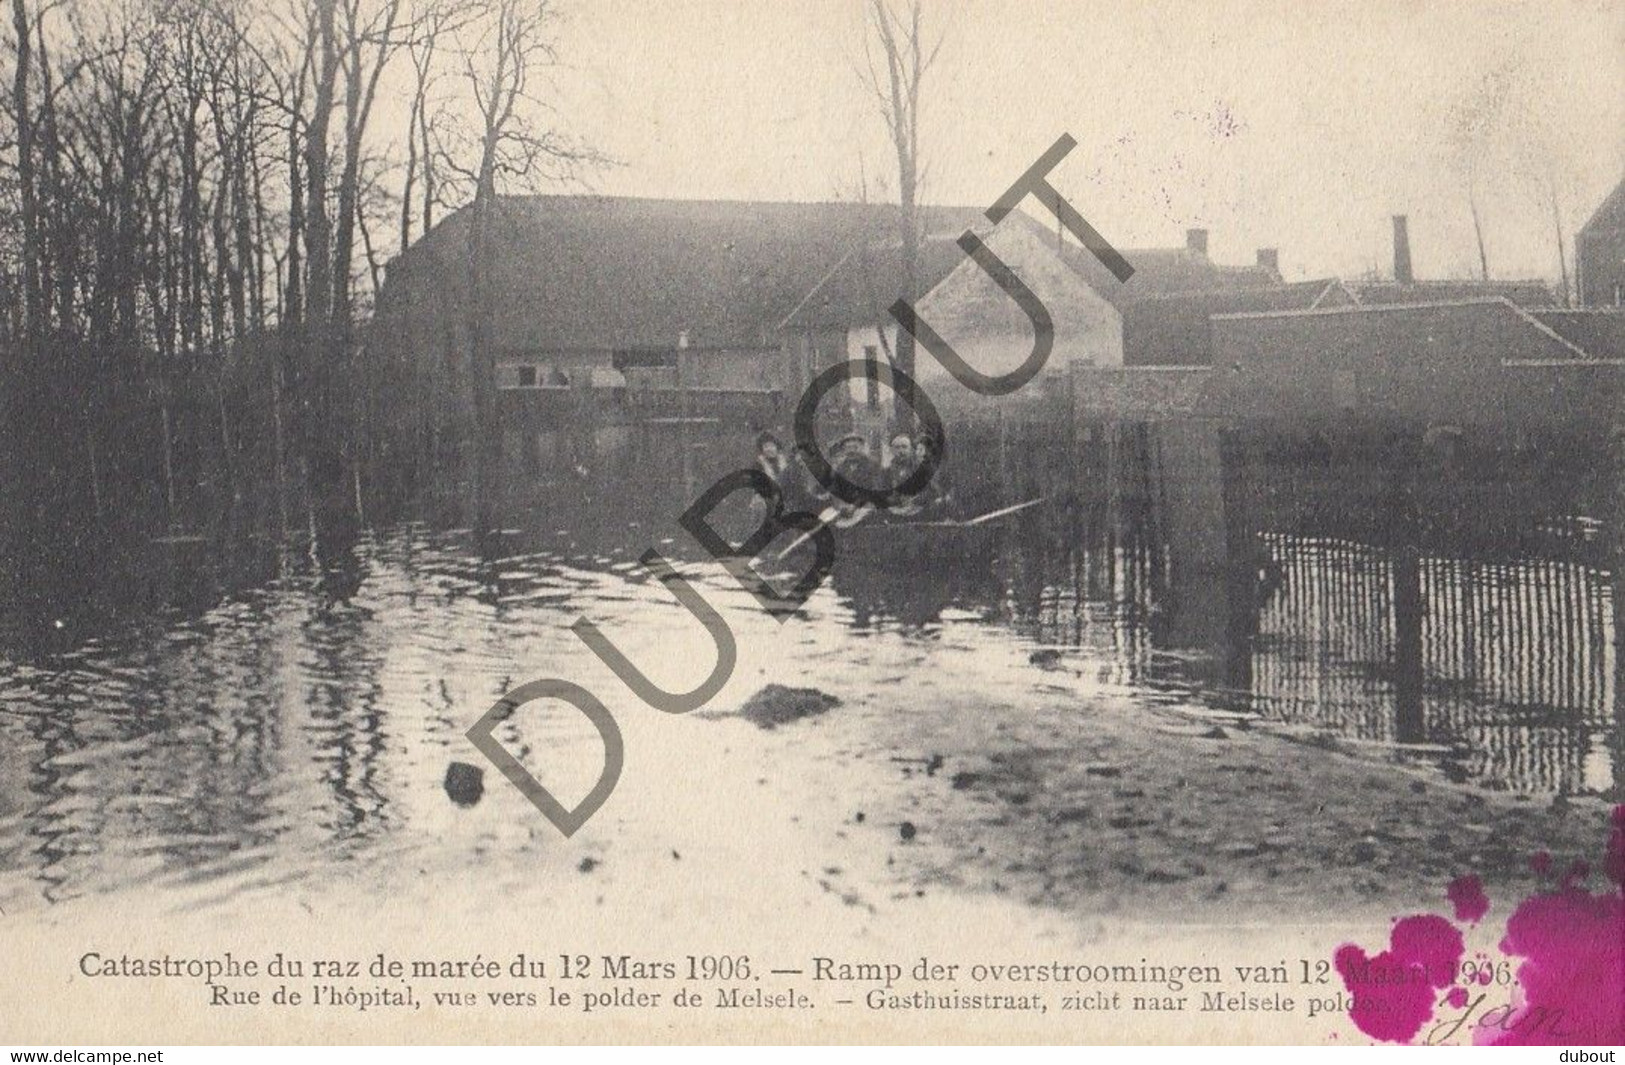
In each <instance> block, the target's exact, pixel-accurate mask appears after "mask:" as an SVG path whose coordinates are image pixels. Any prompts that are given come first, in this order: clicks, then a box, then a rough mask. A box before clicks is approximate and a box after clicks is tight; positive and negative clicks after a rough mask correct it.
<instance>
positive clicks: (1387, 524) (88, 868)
mask: <svg viewBox="0 0 1625 1065" xmlns="http://www.w3.org/2000/svg"><path fill="white" fill-rule="evenodd" d="M750 437H751V434H750V433H748V432H743V431H740V430H738V429H730V428H728V427H726V426H722V425H703V424H681V425H656V426H645V427H643V428H641V429H638V430H635V431H632V430H617V431H615V432H613V433H602V434H587V435H586V436H585V437H577V438H574V439H572V440H571V442H570V446H569V447H568V448H562V447H560V448H556V449H553V450H549V448H548V446H547V441H545V440H542V441H532V442H531V444H530V445H529V447H528V449H527V450H523V451H520V452H518V453H516V454H512V455H510V458H511V459H512V462H511V463H510V465H511V466H512V468H513V471H514V475H513V477H512V480H511V482H510V490H509V491H508V492H507V493H506V495H505V496H504V498H503V500H502V503H501V507H500V511H499V513H500V516H501V524H502V525H503V527H504V531H503V532H501V533H499V534H497V535H494V536H490V537H487V538H485V539H484V541H483V542H476V540H475V539H474V538H473V537H472V536H470V535H468V534H467V533H466V532H460V531H458V530H456V529H455V528H454V526H456V525H457V524H458V523H459V521H460V518H461V514H462V513H463V512H462V511H460V510H459V508H458V506H457V505H455V501H454V500H452V501H450V502H448V501H447V500H445V499H442V500H440V501H439V504H438V505H437V509H438V510H439V511H440V517H441V519H442V522H441V524H442V526H453V528H445V527H442V528H439V529H433V528H431V527H430V526H429V525H425V524H403V525H398V526H394V527H391V528H388V529H380V530H375V531H373V532H368V533H362V534H359V535H357V536H356V537H353V538H352V539H351V540H350V541H348V542H340V543H323V544H320V545H311V544H309V543H295V544H291V545H283V544H276V543H273V542H271V541H269V540H266V539H263V538H261V539H255V538H252V537H242V538H236V539H233V541H232V542H231V544H230V545H217V544H213V543H206V542H200V541H184V540H181V541H173V542H158V543H154V544H149V545H146V547H145V548H144V549H143V550H140V551H138V550H135V549H130V550H129V551H127V552H125V553H122V554H120V553H112V554H110V555H109V556H108V557H107V558H104V559H102V560H100V563H99V564H98V565H92V566H86V567H84V569H83V570H82V571H81V572H78V573H75V574H71V575H64V576H63V577H62V583H61V584H60V586H59V587H58V596H57V598H56V599H54V600H49V601H45V602H44V603H43V605H42V606H41V605H39V604H36V606H38V609H35V610H33V611H32V612H28V611H21V610H19V611H15V612H13V613H11V614H9V615H8V619H9V620H8V622H7V626H8V627H7V628H6V629H5V631H4V632H3V633H0V638H3V639H4V641H5V642H4V646H5V648H6V650H5V651H4V652H3V655H0V905H4V906H6V907H8V908H9V907H11V906H12V905H13V904H14V903H17V902H18V901H19V900H29V899H34V900H39V899H43V900H47V901H57V900H62V899H67V898H73V897H76V896H79V895H83V894H86V893H89V892H95V891H98V890H103V889H106V888H110V887H113V886H116V885H118V884H128V883H158V884H194V885H195V884H210V883H212V882H224V883H231V884H235V885H243V884H262V883H275V882H278V881H281V880H286V879H293V878H297V877H298V876H300V875H302V872H303V870H304V869H305V868H306V864H307V862H308V861H310V860H313V859H312V858H311V856H315V855H320V856H321V860H323V861H328V862H337V863H341V864H342V863H346V862H350V861H355V860H359V859H361V858H363V857H366V856H371V857H378V856H384V857H387V858H389V859H390V860H392V861H397V862H406V861H408V860H409V859H410V858H411V856H413V855H415V854H420V853H426V852H431V851H433V850H434V848H436V847H437V846H439V835H438V834H439V832H440V830H441V827H442V826H443V824H444V818H445V817H446V816H448V815H447V813H446V805H447V804H446V802H445V798H444V795H443V794H441V793H440V791H439V783H440V781H441V779H442V777H443V775H444V772H445V767H446V764H447V762H448V761H449V760H450V757H451V754H450V752H452V751H453V750H458V751H460V750H461V749H462V748H461V743H462V739H461V737H462V733H463V730H464V729H465V728H466V727H467V724H468V723H469V721H471V720H472V718H473V716H474V715H476V714H477V713H478V712H480V711H481V710H483V709H484V708H485V707H487V706H489V705H490V703H491V702H492V700H494V699H495V698H496V697H497V696H498V695H500V694H501V693H502V692H504V691H506V690H507V689H509V688H510V687H512V686H513V685H515V684H517V683H519V682H521V681H523V680H526V679H530V677H531V675H532V674H533V673H534V671H535V668H536V666H537V664H538V663H555V662H560V661H567V660H568V656H570V655H580V654H581V653H582V652H581V650H580V648H579V646H577V644H576V643H575V642H574V639H573V637H571V636H570V635H569V633H568V624H569V622H570V620H572V619H573V618H574V617H575V616H576V614H578V613H579V612H582V611H585V610H590V611H591V612H592V614H593V615H594V617H595V620H601V621H605V622H607V623H610V624H613V625H614V626H615V627H616V629H617V631H627V632H631V631H635V630H636V629H637V626H638V625H640V624H654V625H660V624H665V623H666V622H665V621H663V620H659V619H657V620H656V621H655V622H653V623H650V622H648V621H647V619H648V618H649V617H650V615H649V610H648V607H649V603H650V602H651V598H650V597H651V596H655V595H657V594H658V590H657V589H652V588H650V587H649V586H648V582H647V581H645V580H644V579H643V577H642V575H641V573H640V572H639V571H638V569H637V567H636V565H635V559H636V558H637V556H638V555H639V554H641V553H642V552H643V550H645V549H646V548H648V547H651V546H653V547H658V548H659V549H660V550H661V551H662V552H663V553H665V554H667V555H668V556H669V557H673V558H678V559H684V558H686V559H690V560H693V559H695V558H696V553H697V549H696V547H695V545H694V544H693V543H692V542H691V541H690V540H689V539H688V538H687V537H686V535H685V534H683V533H681V532H680V531H679V530H678V528H677V525H676V517H677V515H678V514H680V513H681V512H682V511H683V509H684V508H685V507H686V506H687V505H688V504H689V502H691V501H692V500H693V499H694V498H695V497H696V496H698V494H699V493H700V491H701V490H702V489H703V488H704V487H706V486H707V485H708V484H709V483H711V481H712V480H714V479H715V478H716V477H717V476H719V475H720V474H721V473H723V472H726V471H727V470H729V469H733V468H737V467H738V466H740V465H744V464H747V463H748V462H749V455H750V446H751V444H750ZM554 443H555V444H557V443H558V441H554ZM952 455H953V459H952V460H951V461H953V462H954V463H955V464H954V465H953V467H952V476H953V477H954V482H955V490H956V494H957V496H958V497H959V503H960V507H961V509H962V512H963V514H964V515H967V516H968V515H971V514H977V513H983V512H986V511H989V510H993V509H995V508H997V507H1000V506H1005V505H1008V504H1010V503H1012V502H1017V501H1020V500H1024V499H1030V498H1037V497H1043V498H1044V499H1045V501H1046V502H1045V505H1043V506H1042V507H1039V508H1036V509H1034V510H1032V511H1029V512H1026V513H1024V514H1022V515H1020V516H1019V517H1017V518H1014V519H1012V520H1010V521H1008V522H1006V523H1003V524H1001V525H998V526H997V528H996V531H994V532H993V533H992V534H991V535H990V536H989V537H988V539H987V541H986V543H985V545H984V546H982V547H978V549H977V550H976V551H975V552H973V553H965V552H962V551H951V550H946V549H941V548H937V547H928V548H925V549H920V550H914V551H913V552H912V553H911V554H908V553H905V556H904V557H907V558H908V560H909V561H908V565H907V566H906V567H902V566H898V565H895V564H887V563H885V561H884V559H882V561H881V562H880V563H879V564H864V560H863V559H862V558H861V557H859V554H858V553H856V552H852V551H849V552H847V555H846V559H847V560H846V561H845V562H843V563H842V564H840V565H838V566H837V569H836V571H835V573H834V577H833V581H832V584H831V588H830V590H829V591H828V592H826V593H823V594H822V595H821V596H820V597H819V600H818V602H817V603H816V604H814V605H813V608H811V609H810V610H809V611H808V612H807V616H805V617H803V618H801V619H798V620H796V621H793V622H791V623H790V624H793V625H805V626H812V627H814V628H816V629H817V630H818V633H817V637H818V638H817V639H804V640H798V641H790V642H789V644H790V646H791V648H792V649H790V650H787V652H786V653H787V654H801V653H805V654H807V655H814V654H817V653H821V652H818V651H817V650H812V649H817V648H825V649H827V648H828V647H830V646H832V645H838V644H839V642H840V641H842V640H853V639H859V638H868V637H871V636H873V635H875V634H878V633H892V632H895V633H898V634H901V635H902V636H903V637H904V638H905V639H913V638H916V637H919V636H922V635H923V636H926V637H930V639H927V640H923V641H921V644H922V647H924V648H926V653H927V655H929V653H932V652H931V651H930V647H931V645H932V644H933V643H935V642H940V643H941V644H943V645H945V646H946V645H953V646H956V647H960V648H963V647H967V646H968V647H971V648H974V647H976V646H977V640H978V639H982V638H984V637H985V636H987V635H988V634H998V635H999V636H1000V638H1010V637H1012V636H1013V637H1014V638H1017V639H1021V640H1024V641H1027V642H1029V643H1030V644H1031V646H1032V650H1033V655H1034V668H1035V669H1036V668H1066V669H1072V670H1076V671H1079V672H1082V673H1085V674H1086V675H1088V676H1089V677H1091V678H1093V679H1096V680H1098V681H1101V682H1103V683H1107V684H1113V685H1120V686H1123V687H1126V688H1131V689H1136V690H1139V691H1142V692H1144V693H1147V694H1148V695H1153V696H1157V697H1161V696H1160V695H1159V694H1158V693H1166V692H1173V693H1176V694H1178V695H1179V696H1180V697H1181V698H1186V699H1191V700H1205V701H1208V702H1210V703H1212V704H1214V705H1216V706H1221V707H1224V708H1227V709H1229V710H1232V711H1240V712H1245V713H1249V714H1252V715H1256V716H1257V717H1258V718H1259V719H1261V720H1266V721H1269V722H1271V723H1273V724H1274V725H1275V726H1277V727H1279V728H1282V729H1285V730H1289V731H1291V730H1295V731H1300V732H1303V733H1307V734H1311V735H1312V734H1315V733H1324V734H1327V735H1332V736H1336V737H1339V738H1340V739H1341V740H1342V741H1345V742H1353V743H1356V744H1369V745H1374V748H1375V749H1376V750H1377V751H1378V753H1385V752H1386V754H1387V755H1388V756H1396V755H1395V752H1396V751H1398V750H1402V751H1403V754H1402V755H1400V756H1403V757H1407V758H1414V759H1420V760H1424V761H1429V762H1433V763H1435V764H1437V765H1439V766H1441V767H1442V768H1443V770H1444V771H1446V772H1448V773H1449V774H1451V775H1452V776H1454V777H1456V778H1458V779H1462V780H1469V781H1473V782H1476V783H1477V784H1479V785H1481V786H1485V787H1490V788H1497V789H1512V790H1516V791H1520V792H1527V793H1535V794H1556V793H1578V792H1593V793H1596V792H1604V791H1608V790H1609V789H1614V790H1615V791H1616V793H1617V792H1618V791H1619V790H1620V789H1621V788H1622V776H1625V757H1622V753H1621V744H1622V742H1625V739H1622V730H1621V728H1620V724H1619V721H1620V715H1619V701H1620V693H1619V687H1618V686H1619V680H1618V677H1619V664H1618V663H1617V662H1616V660H1615V650H1614V648H1615V641H1614V630H1613V625H1614V621H1613V619H1614V617H1615V607H1614V600H1613V595H1614V591H1613V581H1612V576H1611V574H1610V572H1609V569H1608V564H1609V562H1610V559H1609V558H1608V557H1607V555H1606V554H1605V553H1604V552H1602V551H1601V548H1600V542H1601V536H1600V533H1599V529H1600V526H1599V524H1598V522H1597V520H1596V513H1597V512H1598V509H1599V508H1598V506H1597V504H1596V502H1595V500H1596V499H1598V498H1602V490H1601V489H1600V488H1599V487H1598V486H1597V484H1596V483H1594V481H1590V480H1587V479H1586V478H1585V477H1581V476H1566V477H1554V476H1553V475H1552V472H1551V471H1550V470H1549V469H1544V468H1542V467H1540V465H1539V464H1538V463H1533V462H1531V461H1530V460H1528V458H1527V456H1522V457H1520V456H1513V457H1512V458H1511V459H1508V460H1506V461H1503V462H1499V463H1498V464H1495V463H1488V462H1480V463H1477V464H1475V465H1472V466H1470V468H1471V469H1476V470H1478V471H1479V472H1478V473H1477V474H1476V479H1474V476H1473V475H1463V473H1462V472H1461V470H1459V469H1458V470H1451V471H1444V472H1443V473H1441V472H1440V471H1437V470H1434V471H1429V470H1428V469H1427V468H1426V467H1425V465H1420V466H1419V465H1417V464H1415V463H1411V464H1409V465H1406V462H1405V460H1404V458H1403V456H1400V457H1399V458H1398V459H1396V457H1395V456H1394V455H1391V454H1387V453H1384V452H1383V451H1382V450H1381V449H1375V448H1374V449H1372V451H1371V452H1370V453H1367V454H1357V455H1354V456H1352V457H1351V456H1350V455H1349V454H1347V453H1343V454H1342V455H1341V456H1340V457H1339V458H1338V460H1337V461H1332V460H1331V459H1330V458H1329V457H1328V456H1327V455H1326V454H1324V453H1323V452H1322V451H1321V450H1317V449H1316V448H1308V449H1305V448H1303V447H1302V446H1299V447H1297V448H1295V449H1293V448H1285V449H1284V448H1282V447H1281V446H1280V445H1279V443H1278V442H1274V443H1272V442H1269V441H1263V442H1260V441H1258V440H1236V439H1226V438H1223V437H1221V436H1220V435H1219V434H1217V433H1216V432H1211V431H1199V430H1194V429H1191V428H1189V427H1175V428H1162V429H1155V428H1150V427H1144V426H1141V427H1128V428H1125V427H1106V426H1097V427H1073V428H1068V429H1067V430H1066V431H1065V432H1064V433H1062V432H1057V431H1056V430H1055V429H1054V427H1046V426H1043V425H1019V424H1009V425H995V426H989V427H985V428H983V429H981V430H973V431H967V432H965V433H963V434H961V436H959V437H957V438H956V439H955V441H954V448H953V451H952ZM1419 469H1420V470H1421V471H1422V472H1421V473H1420V474H1418V473H1416V472H1415V471H1417V470H1419ZM1406 471H1409V472H1406ZM1402 473H1403V474H1404V476H1401V474H1402ZM1418 477H1421V478H1424V479H1422V480H1417V478H1418ZM1407 478H1409V479H1408V480H1407ZM1425 478H1433V479H1432V480H1427V479H1425ZM1435 488H1437V490H1435ZM744 502H745V501H744V500H734V501H730V504H729V506H730V507H733V508H734V509H733V510H731V511H730V510H729V509H728V508H722V509H720V510H719V512H718V513H717V515H716V516H715V521H716V523H717V524H718V526H719V528H720V527H723V526H724V525H725V524H727V523H729V522H732V523H734V524H735V525H736V526H737V525H738V524H739V523H740V522H745V521H748V520H749V513H748V510H747V509H745V507H744ZM747 527H748V526H747ZM898 535H900V536H901V535H906V534H903V533H899V534H898ZM871 563H872V560H871ZM699 569H700V570H701V572H702V585H703V586H704V587H705V588H706V589H707V594H711V595H724V594H732V593H729V592H727V591H726V590H727V589H728V588H729V587H730V586H729V583H728V580H727V578H726V577H725V575H723V574H722V573H721V572H720V571H719V570H715V569H714V568H712V569H705V568H704V567H699ZM87 603H88V604H93V605H94V609H87V608H86V607H84V605H83V604H87ZM57 621H61V622H62V625H61V626H57V625H56V624H55V622H57ZM950 635H951V637H952V638H951V639H949V638H947V637H948V636H950ZM801 647H806V648H811V649H809V650H806V651H801V650H796V649H795V648H801ZM822 653H827V651H825V652H822ZM943 653H946V652H943ZM925 661H926V662H927V663H929V658H928V657H927V658H926V659H925ZM549 727H550V726H548V725H547V724H546V723H545V722H544V723H543V724H542V725H541V726H538V725H536V724H535V723H534V722H532V723H530V724H527V725H522V724H521V723H520V722H518V721H512V722H508V723H505V724H504V725H503V726H502V727H501V729H500V730H499V738H500V739H501V740H502V741H503V742H504V743H505V744H506V745H507V746H508V747H509V749H511V750H514V751H516V752H521V754H522V756H526V757H528V756H529V753H531V752H534V751H535V750H537V749H539V748H541V747H543V746H548V745H551V744H553V743H555V742H557V743H564V744H569V743H574V742H576V740H575V739H572V738H569V737H566V736H564V735H563V733H560V734H558V735H554V734H552V733H549V732H548V731H547V729H548V728H549Z"/></svg>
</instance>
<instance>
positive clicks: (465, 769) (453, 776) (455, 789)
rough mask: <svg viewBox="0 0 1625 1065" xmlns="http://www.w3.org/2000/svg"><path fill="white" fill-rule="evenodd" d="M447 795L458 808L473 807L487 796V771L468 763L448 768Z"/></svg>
mask: <svg viewBox="0 0 1625 1065" xmlns="http://www.w3.org/2000/svg"><path fill="white" fill-rule="evenodd" d="M446 795H447V796H448V797H449V798H450V799H451V801H452V802H454V803H456V804H457V805H458V806H473V805H474V804H475V803H477V802H479V801H480V799H481V797H483V796H484V795H485V770H483V769H481V768H480V767H479V766H477V765H469V764H468V763H467V762H453V763H451V765H449V766H447V767H446Z"/></svg>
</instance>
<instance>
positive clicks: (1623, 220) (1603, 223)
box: [1580, 179, 1625, 236]
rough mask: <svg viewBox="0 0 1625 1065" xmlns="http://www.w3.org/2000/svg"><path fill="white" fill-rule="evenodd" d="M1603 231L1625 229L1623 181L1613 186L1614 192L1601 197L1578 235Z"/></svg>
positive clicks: (1624, 183) (1624, 184)
mask: <svg viewBox="0 0 1625 1065" xmlns="http://www.w3.org/2000/svg"><path fill="white" fill-rule="evenodd" d="M1604 229H1625V179H1621V180H1620V183H1619V184H1618V185H1615V186H1614V191H1613V192H1610V193H1609V194H1608V195H1607V196H1605V197H1603V201H1602V203H1600V204H1598V205H1597V209H1596V210H1595V211H1593V212H1592V213H1591V217H1590V218H1589V219H1587V221H1586V224H1585V225H1583V226H1581V227H1580V235H1581V236H1587V235H1589V234H1591V233H1595V232H1599V231H1601V230H1604Z"/></svg>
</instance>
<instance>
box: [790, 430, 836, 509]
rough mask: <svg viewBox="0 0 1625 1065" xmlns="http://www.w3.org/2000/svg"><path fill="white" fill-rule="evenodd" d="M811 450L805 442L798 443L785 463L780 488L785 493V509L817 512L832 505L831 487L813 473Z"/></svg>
mask: <svg viewBox="0 0 1625 1065" xmlns="http://www.w3.org/2000/svg"><path fill="white" fill-rule="evenodd" d="M811 450H812V449H811V448H809V447H807V446H806V445H805V444H797V445H796V446H795V447H794V448H792V449H791V451H790V457H789V458H788V460H786V462H785V464H784V476H783V477H782V478H781V479H780V480H779V489H780V491H781V492H782V493H783V497H784V509H785V510H787V511H805V512H806V513H809V514H817V513H819V512H820V511H822V510H823V509H824V508H825V507H827V506H829V505H830V501H831V496H830V493H829V489H827V488H825V487H824V486H823V485H822V484H820V483H819V481H818V478H817V476H815V475H814V474H813V471H812V464H811V460H810V457H809V455H810V452H811Z"/></svg>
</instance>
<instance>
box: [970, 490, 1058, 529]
mask: <svg viewBox="0 0 1625 1065" xmlns="http://www.w3.org/2000/svg"><path fill="white" fill-rule="evenodd" d="M1043 501H1044V497H1043V496H1039V497H1038V498H1037V499H1029V500H1027V502H1025V503H1017V504H1016V505H1015V506H1013V507H1005V508H1004V509H1003V510H994V511H990V512H988V513H986V514H983V515H982V516H981V517H979V518H972V519H971V520H970V521H967V522H965V527H966V528H969V527H970V526H972V525H980V524H982V523H983V522H984V521H992V520H993V519H994V518H1002V517H1004V516H1005V515H1006V514H1014V513H1016V512H1017V511H1022V510H1026V509H1027V508H1029V507H1036V506H1037V505H1038V504H1040V503H1042V502H1043Z"/></svg>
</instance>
